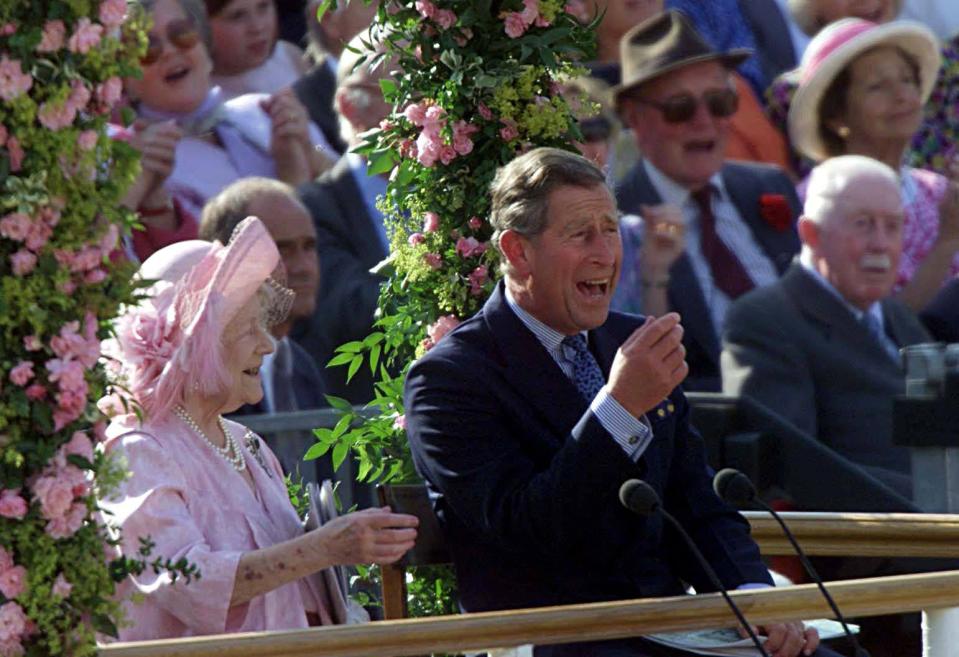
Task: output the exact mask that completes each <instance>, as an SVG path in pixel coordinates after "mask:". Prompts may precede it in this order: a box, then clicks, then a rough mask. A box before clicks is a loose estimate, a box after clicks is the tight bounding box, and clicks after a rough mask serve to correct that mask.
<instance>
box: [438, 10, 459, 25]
mask: <svg viewBox="0 0 959 657" xmlns="http://www.w3.org/2000/svg"><path fill="white" fill-rule="evenodd" d="M434 20H435V21H436V24H437V25H439V26H440V27H441V28H442V29H444V30H448V29H450V28H451V27H453V26H454V25H456V14H454V13H453V12H452V11H451V10H449V9H440V10H439V11H437V12H436V16H435V17H434Z"/></svg>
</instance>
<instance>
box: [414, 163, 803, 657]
mask: <svg viewBox="0 0 959 657" xmlns="http://www.w3.org/2000/svg"><path fill="white" fill-rule="evenodd" d="M491 221H492V224H493V226H494V228H495V234H494V237H493V241H494V243H495V244H496V246H497V248H498V249H499V251H500V253H501V255H502V258H503V268H504V273H505V280H504V281H503V282H501V283H500V284H499V285H498V286H497V288H496V291H495V292H494V293H493V295H492V297H491V298H490V299H489V300H488V301H487V303H486V305H485V306H484V307H483V309H482V310H481V311H480V312H479V313H477V314H476V315H475V316H474V317H473V318H471V319H469V320H467V321H466V322H464V323H463V324H462V325H461V326H459V327H458V328H457V329H455V330H454V331H452V332H451V333H449V334H448V335H446V336H445V337H443V338H441V339H440V340H439V341H438V342H437V343H436V345H435V346H434V347H433V348H432V349H431V350H430V351H429V352H427V353H426V355H424V356H423V357H422V358H421V359H419V360H418V361H417V362H416V363H414V364H413V366H412V368H411V369H410V371H409V375H408V377H407V381H406V389H405V408H406V423H407V425H406V426H407V431H408V434H409V440H410V446H411V449H412V452H413V458H414V460H415V463H416V466H417V468H418V469H419V471H420V473H421V474H422V475H423V477H424V478H425V479H426V481H427V483H428V486H429V488H430V491H431V494H432V496H433V499H434V504H435V506H434V508H435V511H436V514H437V517H438V518H439V520H440V522H441V524H442V526H443V528H444V531H445V534H446V537H447V539H448V543H449V546H450V550H451V552H452V555H453V560H454V563H455V566H456V572H457V581H458V585H459V593H460V602H461V604H462V606H463V607H464V608H465V609H466V610H467V611H482V610H492V609H505V608H518V607H531V606H542V605H555V604H571V603H581V602H594V601H601V600H613V599H625V598H636V597H646V596H665V595H675V594H681V593H682V592H683V591H684V590H685V584H692V585H693V586H694V587H695V588H696V590H697V591H709V590H711V588H712V587H711V586H710V584H709V581H708V579H707V577H706V576H705V574H704V573H703V571H702V570H701V568H700V567H699V566H698V563H697V562H696V561H695V559H694V558H693V557H692V556H691V555H690V553H689V551H688V549H687V548H686V547H685V546H684V544H683V543H682V542H681V540H680V538H679V537H678V536H677V535H676V534H675V533H673V532H672V531H671V530H670V529H669V528H668V527H666V526H664V523H663V520H662V518H661V516H658V515H653V516H651V517H648V518H640V517H637V516H635V515H633V514H631V513H630V512H629V511H627V510H626V509H624V508H623V507H622V505H621V504H620V503H619V501H618V499H617V493H618V489H619V487H620V485H621V484H622V483H623V482H624V481H626V480H628V479H631V478H641V479H644V480H645V481H646V482H648V483H649V484H650V485H651V486H652V487H653V488H654V489H655V490H656V491H657V492H658V494H659V496H660V497H661V499H662V500H663V504H664V505H665V508H666V509H668V510H669V511H670V512H671V513H672V514H673V515H675V516H676V517H677V518H679V520H680V522H681V523H682V524H683V525H684V527H685V528H686V530H687V531H688V532H689V533H690V534H691V536H692V537H693V539H694V540H695V541H696V543H697V545H698V546H699V547H700V549H701V550H702V551H703V552H704V553H705V554H706V556H707V558H708V559H709V560H710V562H711V563H712V564H713V566H714V567H715V569H716V571H717V573H718V575H719V577H720V579H721V580H722V581H723V583H724V584H725V586H727V587H729V588H738V587H742V586H744V585H751V584H753V585H755V584H758V585H768V584H769V582H770V579H769V575H768V573H767V571H766V569H765V567H764V566H763V564H762V563H761V561H760V559H759V552H758V549H757V547H756V545H755V543H754V542H753V541H752V539H751V538H750V536H749V529H748V526H747V524H746V522H745V521H744V520H743V518H742V517H741V516H739V514H737V513H736V512H735V511H733V510H732V509H731V508H729V507H728V506H727V505H725V504H724V503H723V502H722V501H720V500H719V498H718V497H716V495H715V494H714V493H713V490H712V486H711V477H710V471H709V468H708V466H707V464H706V457H705V453H704V448H703V442H702V439H701V438H700V436H699V434H698V433H696V431H695V429H693V428H692V427H691V426H690V424H689V408H688V405H687V403H686V399H685V397H684V396H683V393H682V392H681V391H679V390H678V388H677V386H678V385H679V383H680V382H681V381H682V380H683V378H684V377H685V376H686V372H687V368H686V364H685V362H684V359H683V357H684V349H683V347H682V343H681V338H682V327H681V326H680V325H679V318H678V316H677V315H675V314H667V315H665V316H663V317H660V318H658V319H652V318H646V319H643V318H640V317H634V316H630V315H622V314H619V313H610V312H609V303H610V299H611V298H612V294H613V291H614V289H615V287H616V281H617V279H618V276H619V269H620V264H621V256H622V251H621V246H620V238H619V230H618V225H617V211H616V204H615V202H614V200H613V197H612V194H611V192H610V191H609V189H608V188H607V186H606V185H605V183H604V177H603V173H602V171H600V170H599V169H598V168H597V167H596V166H595V165H593V164H592V163H591V162H589V161H588V160H586V159H585V158H583V157H580V156H579V155H574V154H572V153H568V152H566V151H562V150H557V149H549V148H538V149H534V150H532V151H530V152H529V153H527V154H525V155H523V156H521V157H519V158H517V159H516V160H514V161H513V162H511V163H510V164H509V165H507V166H506V167H504V168H502V169H501V170H500V171H499V173H498V174H497V176H496V179H495V181H494V182H493V185H492V212H491ZM763 629H765V630H766V632H767V633H768V635H769V643H768V647H769V652H770V654H775V655H777V657H794V656H795V655H798V654H799V653H800V651H801V650H804V649H807V650H809V652H812V651H813V650H814V649H815V648H816V646H817V644H818V636H817V635H816V633H815V631H814V630H809V631H803V629H802V625H801V624H800V623H783V624H772V625H769V626H767V627H765V628H763ZM536 654H537V656H538V657H542V656H546V655H550V656H552V657H557V656H560V655H564V656H565V655H602V656H604V657H605V656H612V655H623V656H626V655H642V656H647V655H659V654H662V653H661V652H659V650H658V649H657V648H655V647H653V646H651V645H650V644H649V642H647V641H645V640H643V639H630V640H622V641H612V642H598V643H592V644H573V645H566V646H543V647H538V648H537V651H536Z"/></svg>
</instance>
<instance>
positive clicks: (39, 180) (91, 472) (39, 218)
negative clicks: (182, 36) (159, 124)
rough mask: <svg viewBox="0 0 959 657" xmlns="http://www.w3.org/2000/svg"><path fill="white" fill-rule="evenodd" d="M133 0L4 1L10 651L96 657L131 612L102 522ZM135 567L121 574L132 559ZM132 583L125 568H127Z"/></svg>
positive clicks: (1, 609)
mask: <svg viewBox="0 0 959 657" xmlns="http://www.w3.org/2000/svg"><path fill="white" fill-rule="evenodd" d="M126 11H127V9H126V3H125V2H124V0H102V1H99V0H4V2H2V3H0V98H2V100H3V102H2V103H0V655H2V656H3V657H7V656H13V655H21V654H27V655H92V654H94V653H95V643H94V632H95V631H100V632H107V633H110V632H112V631H113V630H114V622H115V619H116V616H117V612H118V608H117V605H116V603H114V602H112V601H111V600H110V597H111V596H112V594H113V591H114V584H113V579H112V578H111V573H110V571H109V568H108V561H107V558H106V555H105V552H104V548H105V547H107V545H108V543H107V538H106V535H105V532H104V529H103V528H102V527H100V526H98V525H97V523H96V522H94V511H95V509H96V504H95V494H96V493H97V492H98V491H99V490H101V489H102V488H103V487H104V486H106V485H108V484H110V483H115V482H116V478H117V476H118V473H117V470H116V468H115V467H113V466H111V465H110V464H109V463H107V462H105V460H104V459H103V457H102V456H101V455H99V454H98V453H97V452H96V451H95V447H94V446H95V444H96V442H97V440H98V439H99V437H100V435H101V432H102V430H103V427H104V424H103V421H102V418H101V416H100V414H99V412H98V411H97V409H96V406H95V404H94V401H95V400H96V399H97V398H98V397H100V396H101V395H102V393H103V391H104V385H105V380H104V376H103V368H102V366H100V365H98V359H99V357H100V346H99V345H100V339H101V338H104V337H106V334H107V332H106V326H107V324H106V321H107V320H109V319H110V318H111V317H113V316H114V315H115V314H116V312H117V309H118V306H119V304H120V303H122V302H126V301H129V300H131V298H132V288H131V281H130V278H131V274H132V265H130V264H129V263H128V262H127V261H126V259H125V258H124V256H123V253H122V250H121V249H120V246H119V245H120V238H121V237H122V236H124V235H128V234H129V231H130V228H131V226H132V224H133V220H134V218H133V216H132V215H130V214H129V213H128V212H126V211H125V210H123V209H121V208H120V204H119V199H120V197H121V195H122V192H123V191H124V190H125V189H126V187H127V186H128V185H129V183H130V182H131V181H132V179H133V177H134V175H135V173H136V167H137V155H136V153H135V152H134V151H133V150H132V149H131V148H130V147H128V146H126V145H125V144H123V143H120V142H116V141H113V140H111V139H110V138H109V137H108V136H107V133H106V130H107V122H108V120H109V118H110V115H111V113H112V112H113V111H114V106H115V104H116V103H117V101H118V100H119V98H120V91H121V86H122V85H121V79H122V78H123V77H124V76H129V75H133V74H135V73H136V71H137V69H138V61H137V54H136V50H137V49H138V48H139V47H140V44H141V42H142V41H143V33H142V30H141V29H138V26H137V25H136V24H135V23H136V21H131V22H129V23H125V20H126ZM121 570H122V564H121ZM121 574H122V573H121Z"/></svg>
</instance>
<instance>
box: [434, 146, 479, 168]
mask: <svg viewBox="0 0 959 657" xmlns="http://www.w3.org/2000/svg"><path fill="white" fill-rule="evenodd" d="M470 148H472V143H471V144H470ZM455 159H456V149H454V148H453V147H452V146H447V145H445V144H444V145H443V147H442V148H441V149H440V161H441V162H442V163H443V164H449V163H450V162H452V161H453V160H455Z"/></svg>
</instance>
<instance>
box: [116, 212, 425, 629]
mask: <svg viewBox="0 0 959 657" xmlns="http://www.w3.org/2000/svg"><path fill="white" fill-rule="evenodd" d="M278 263H279V253H278V252H277V249H276V246H275V245H274V242H273V240H272V238H271V237H270V235H269V233H267V231H266V229H265V228H264V226H263V225H262V224H261V223H260V221H259V220H258V219H256V218H253V217H249V218H247V219H245V220H244V221H243V222H242V223H241V224H240V225H239V226H238V227H237V229H236V231H235V232H234V234H233V237H232V239H231V240H230V242H229V244H227V245H226V246H224V245H222V244H220V243H218V242H212V243H211V242H201V241H195V240H194V241H186V242H179V243H177V244H173V245H171V246H167V247H165V248H163V249H160V250H159V251H157V252H156V253H155V254H154V255H153V256H151V257H150V258H149V259H148V260H146V261H145V262H144V263H143V265H142V267H141V268H140V272H139V276H140V277H142V278H143V279H145V280H155V281H156V282H155V283H154V284H153V286H152V287H151V288H150V295H149V297H148V298H147V299H146V300H144V301H143V302H141V303H140V304H139V305H137V306H135V307H131V308H129V309H128V310H127V311H126V312H125V313H124V314H123V315H121V316H120V317H119V318H118V319H117V320H116V323H115V332H116V338H115V339H114V340H111V341H109V342H108V343H107V344H105V345H104V352H105V353H107V354H109V355H112V356H113V357H114V359H115V360H114V361H113V362H114V363H115V364H116V365H117V367H116V368H115V375H116V377H117V379H118V380H117V389H121V388H122V389H125V390H126V393H125V394H126V395H127V397H128V399H127V400H126V401H127V402H133V404H134V405H136V406H138V407H139V410H140V413H139V416H138V415H134V414H132V413H130V412H128V411H129V408H128V407H126V406H124V407H122V408H124V410H123V411H122V412H120V413H119V414H117V415H116V416H114V417H113V419H112V421H111V423H110V426H109V428H108V429H107V438H106V441H105V449H106V451H107V452H108V453H109V452H112V453H117V454H120V455H122V456H123V458H124V459H125V460H126V462H127V465H128V467H129V469H130V471H131V473H132V474H131V477H130V478H129V479H128V480H126V481H125V482H123V484H122V485H121V486H120V489H119V491H118V493H117V495H115V496H114V497H113V498H111V499H105V500H102V501H101V507H102V508H103V510H104V512H105V519H106V521H107V522H109V523H110V524H113V525H117V526H119V527H120V528H121V529H122V531H123V544H122V545H121V546H120V549H121V551H122V552H124V553H126V554H133V553H135V552H136V549H137V546H138V541H139V539H141V538H147V537H150V538H151V539H152V540H153V541H154V542H155V544H156V548H155V553H156V554H157V555H160V556H162V557H165V558H171V559H174V560H175V559H179V558H181V557H182V558H185V559H187V560H188V561H189V562H190V563H192V564H195V565H196V566H197V567H198V568H199V570H200V573H201V578H199V579H195V580H193V581H192V582H190V583H189V584H187V583H185V582H183V580H182V579H180V580H178V581H177V582H175V583H174V582H171V581H170V578H169V577H168V576H167V575H166V574H159V575H158V574H155V573H154V572H152V570H150V569H148V570H145V571H144V572H143V573H142V574H140V575H137V576H136V577H131V578H130V579H128V580H127V581H126V582H124V583H123V584H122V585H121V590H120V593H121V594H125V595H124V597H127V596H128V595H129V594H131V593H139V594H140V596H141V597H144V601H143V602H142V603H139V604H136V605H130V606H129V607H128V609H127V612H128V615H129V618H130V619H131V620H132V621H133V622H132V625H131V626H129V627H124V628H122V629H121V630H120V638H121V639H124V640H138V639H157V638H165V637H179V636H190V635H198V634H213V633H224V632H241V631H254V630H275V629H294V628H301V627H306V626H307V625H308V624H317V623H329V622H331V604H330V602H329V598H328V595H329V592H328V591H324V590H320V587H319V585H318V584H317V582H318V581H319V580H321V579H322V578H306V576H307V575H311V574H313V573H315V572H317V571H319V570H322V569H324V568H327V567H330V566H334V565H341V564H351V563H368V562H378V563H391V562H393V561H396V560H397V559H399V558H400V557H401V556H402V555H403V554H404V553H405V552H406V551H407V550H408V549H409V548H410V547H412V545H413V541H414V539H415V536H416V530H415V526H416V523H417V520H416V518H415V517H413V516H408V515H401V514H394V513H390V511H389V509H386V508H384V509H370V510H367V511H362V512H359V513H352V514H348V515H345V516H341V517H340V518H338V519H335V520H333V521H331V522H330V523H327V524H326V525H323V526H322V527H320V528H319V529H316V530H314V531H311V532H307V533H304V532H303V529H302V527H301V525H300V521H299V518H298V517H297V514H296V511H295V510H294V509H293V506H292V505H291V503H290V501H289V498H288V497H287V491H286V486H285V484H284V481H283V473H282V471H281V469H280V465H279V462H278V461H277V459H276V457H275V456H274V455H273V453H272V452H270V450H269V448H268V447H266V445H265V444H264V443H263V442H262V441H261V440H260V439H259V438H258V437H257V436H256V435H255V434H254V433H252V432H251V431H249V430H247V429H246V428H245V427H243V426H242V425H239V424H236V423H235V422H232V421H229V420H225V419H224V418H223V414H224V413H228V412H230V411H232V410H234V409H236V408H237V407H239V406H240V405H241V404H244V403H254V402H256V401H258V400H259V399H260V397H261V396H262V394H263V391H262V388H261V384H260V376H259V367H260V363H261V361H262V358H263V356H264V355H266V354H268V353H269V352H271V351H272V350H273V344H272V341H271V339H270V336H269V333H268V332H267V327H268V325H269V323H271V322H275V321H277V320H280V319H282V318H283V317H284V316H285V315H286V312H287V311H288V310H289V306H290V304H291V301H292V293H291V292H290V291H289V290H287V289H286V288H284V287H282V286H280V285H279V284H278V283H276V282H275V281H273V279H272V277H271V274H272V272H273V271H274V268H275V267H277V265H278ZM112 401H113V402H114V406H113V408H114V410H117V405H116V401H117V400H112ZM107 405H108V404H101V407H104V410H106V408H105V407H106V406H107ZM141 418H142V419H141Z"/></svg>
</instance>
